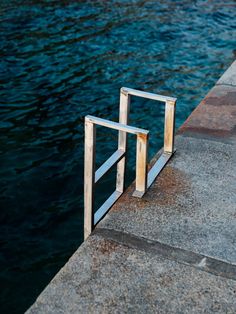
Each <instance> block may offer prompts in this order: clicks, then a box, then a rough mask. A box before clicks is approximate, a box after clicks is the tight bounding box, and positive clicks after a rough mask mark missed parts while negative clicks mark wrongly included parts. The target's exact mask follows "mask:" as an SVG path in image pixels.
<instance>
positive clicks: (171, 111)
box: [164, 100, 176, 154]
mask: <svg viewBox="0 0 236 314" xmlns="http://www.w3.org/2000/svg"><path fill="white" fill-rule="evenodd" d="M175 104H176V102H175V101H168V100H167V101H166V105H165V128H164V152H165V153H169V154H172V153H173V151H174V131H175Z"/></svg>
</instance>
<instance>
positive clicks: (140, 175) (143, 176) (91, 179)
mask: <svg viewBox="0 0 236 314" xmlns="http://www.w3.org/2000/svg"><path fill="white" fill-rule="evenodd" d="M96 125H100V126H104V127H107V128H111V129H115V130H118V131H122V132H125V134H127V133H130V134H134V135H136V137H137V150H136V163H137V167H136V190H137V193H143V192H144V191H146V189H147V147H148V135H149V132H148V131H147V130H144V129H140V128H136V127H132V126H128V125H126V124H122V123H117V122H113V121H109V120H105V119H101V118H97V117H93V116H90V115H88V116H86V117H85V157H84V159H85V165H84V208H85V211H84V239H86V238H87V237H88V236H89V235H90V233H91V232H92V230H93V228H94V226H95V225H96V224H97V223H98V222H99V221H100V220H101V218H102V217H103V216H104V215H105V214H106V213H107V211H108V210H109V209H110V208H111V206H112V205H113V204H114V203H115V202H116V201H117V199H118V198H119V197H120V196H121V195H122V193H123V191H120V190H118V189H117V188H116V190H115V191H114V192H113V193H112V194H111V196H110V197H109V198H108V199H107V200H106V201H105V202H104V204H103V205H102V206H101V207H100V208H99V209H98V210H97V211H96V213H95V214H94V213H93V211H94V186H95V184H96V183H97V182H98V181H99V180H100V179H101V178H102V177H103V176H104V175H105V174H106V173H107V172H108V171H109V169H110V168H111V167H113V166H114V165H115V164H117V163H119V162H120V160H121V159H122V158H124V156H125V154H126V150H125V148H124V149H121V148H120V147H118V150H117V151H116V152H115V153H113V154H112V155H111V157H110V158H108V159H107V161H105V162H104V163H103V164H102V165H101V166H100V167H99V169H98V170H97V171H95V154H96V152H95V147H96Z"/></svg>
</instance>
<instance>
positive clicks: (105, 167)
mask: <svg viewBox="0 0 236 314" xmlns="http://www.w3.org/2000/svg"><path fill="white" fill-rule="evenodd" d="M124 155H125V151H123V150H121V149H118V150H117V151H115V152H114V153H113V154H112V155H111V156H110V157H109V158H108V159H107V160H106V161H105V162H104V163H103V164H102V165H101V167H99V168H98V170H97V171H96V172H95V183H97V182H98V181H99V180H100V179H101V178H102V177H103V176H104V174H106V173H107V172H108V171H109V170H110V169H111V168H112V167H113V166H114V165H116V164H117V163H118V162H119V161H120V160H121V159H122V158H123V157H124Z"/></svg>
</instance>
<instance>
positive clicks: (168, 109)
mask: <svg viewBox="0 0 236 314" xmlns="http://www.w3.org/2000/svg"><path fill="white" fill-rule="evenodd" d="M131 96H137V97H142V98H146V99H152V100H156V101H160V102H164V103H165V125H164V149H163V153H162V155H161V156H160V157H159V158H158V160H157V161H156V162H155V163H154V165H153V166H152V168H151V169H150V170H149V172H148V178H147V189H148V188H149V187H150V186H151V185H152V183H153V182H154V180H155V178H156V177H157V176H158V174H159V173H160V172H161V170H162V169H163V168H164V167H165V165H166V163H167V162H168V161H169V159H170V158H171V157H172V155H173V154H174V130H175V107H176V102H177V98H174V97H169V96H163V95H158V94H153V93H147V92H143V91H140V90H136V89H132V88H127V87H122V88H121V89H120V117H119V122H120V123H128V121H129V112H130V103H131ZM126 146H127V134H126V133H124V132H122V131H120V132H119V147H120V148H123V147H125V148H126ZM125 167H126V160H125V157H123V158H122V160H121V161H120V162H119V163H118V166H117V182H118V186H117V189H118V190H119V191H121V192H123V191H124V177H125ZM136 167H137V163H136ZM145 192H146V190H145V191H144V192H143V191H142V192H140V191H139V190H137V189H136V190H135V191H134V193H133V196H135V197H140V198H141V197H142V196H143V195H144V194H145Z"/></svg>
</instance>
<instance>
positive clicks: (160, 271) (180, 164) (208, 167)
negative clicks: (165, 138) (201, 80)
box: [26, 61, 236, 314]
mask: <svg viewBox="0 0 236 314" xmlns="http://www.w3.org/2000/svg"><path fill="white" fill-rule="evenodd" d="M175 146H176V149H177V151H176V153H175V155H174V156H173V158H172V159H171V161H170V162H169V163H168V165H167V166H166V167H165V169H164V170H163V171H162V172H161V174H160V176H159V177H158V178H157V179H156V181H155V182H154V184H153V185H152V186H151V188H150V189H149V191H148V192H147V193H146V195H145V196H144V197H143V198H142V199H136V198H133V197H132V196H131V195H132V192H133V185H131V186H130V187H129V188H128V189H127V191H126V192H125V193H124V194H123V195H122V196H121V198H120V199H119V200H118V202H117V203H116V204H115V205H114V206H113V207H112V209H111V210H110V211H109V213H108V214H107V215H106V217H105V218H104V219H103V220H102V221H101V222H100V223H99V224H98V225H97V227H96V228H95V230H94V232H93V233H92V235H91V236H90V237H89V238H88V239H87V240H86V241H85V242H84V243H83V244H82V245H81V246H80V247H79V249H78V250H77V251H76V252H75V253H74V254H73V256H72V257H71V258H70V259H69V261H68V262H67V263H66V265H65V266H64V267H63V268H62V269H61V270H60V271H59V273H58V274H57V275H56V276H55V277H54V279H53V280H52V281H51V282H50V283H49V285H48V286H47V287H46V288H45V289H44V291H43V292H42V293H41V294H40V296H39V297H38V298H37V300H36V302H35V303H34V304H33V305H32V306H31V307H30V309H29V310H28V311H27V312H26V313H28V314H29V313H45V314H46V313H48V314H49V313H143V312H147V313H235V309H236V250H235V247H236V183H235V182H236V61H235V62H233V64H232V65H231V66H230V67H229V69H228V70H227V71H226V72H225V73H224V74H223V75H222V77H221V78H220V79H219V80H218V82H217V83H216V85H215V86H214V87H213V88H212V89H211V91H210V92H209V93H208V94H207V96H206V97H205V98H204V99H203V101H202V102H201V103H200V104H199V106H198V107H197V108H196V109H195V110H194V111H193V113H192V114H191V115H190V117H189V118H188V119H187V120H186V121H185V123H184V124H183V125H182V126H181V128H180V129H179V130H178V132H177V136H176V144H175ZM157 157H158V154H157V156H156V158H157Z"/></svg>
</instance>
